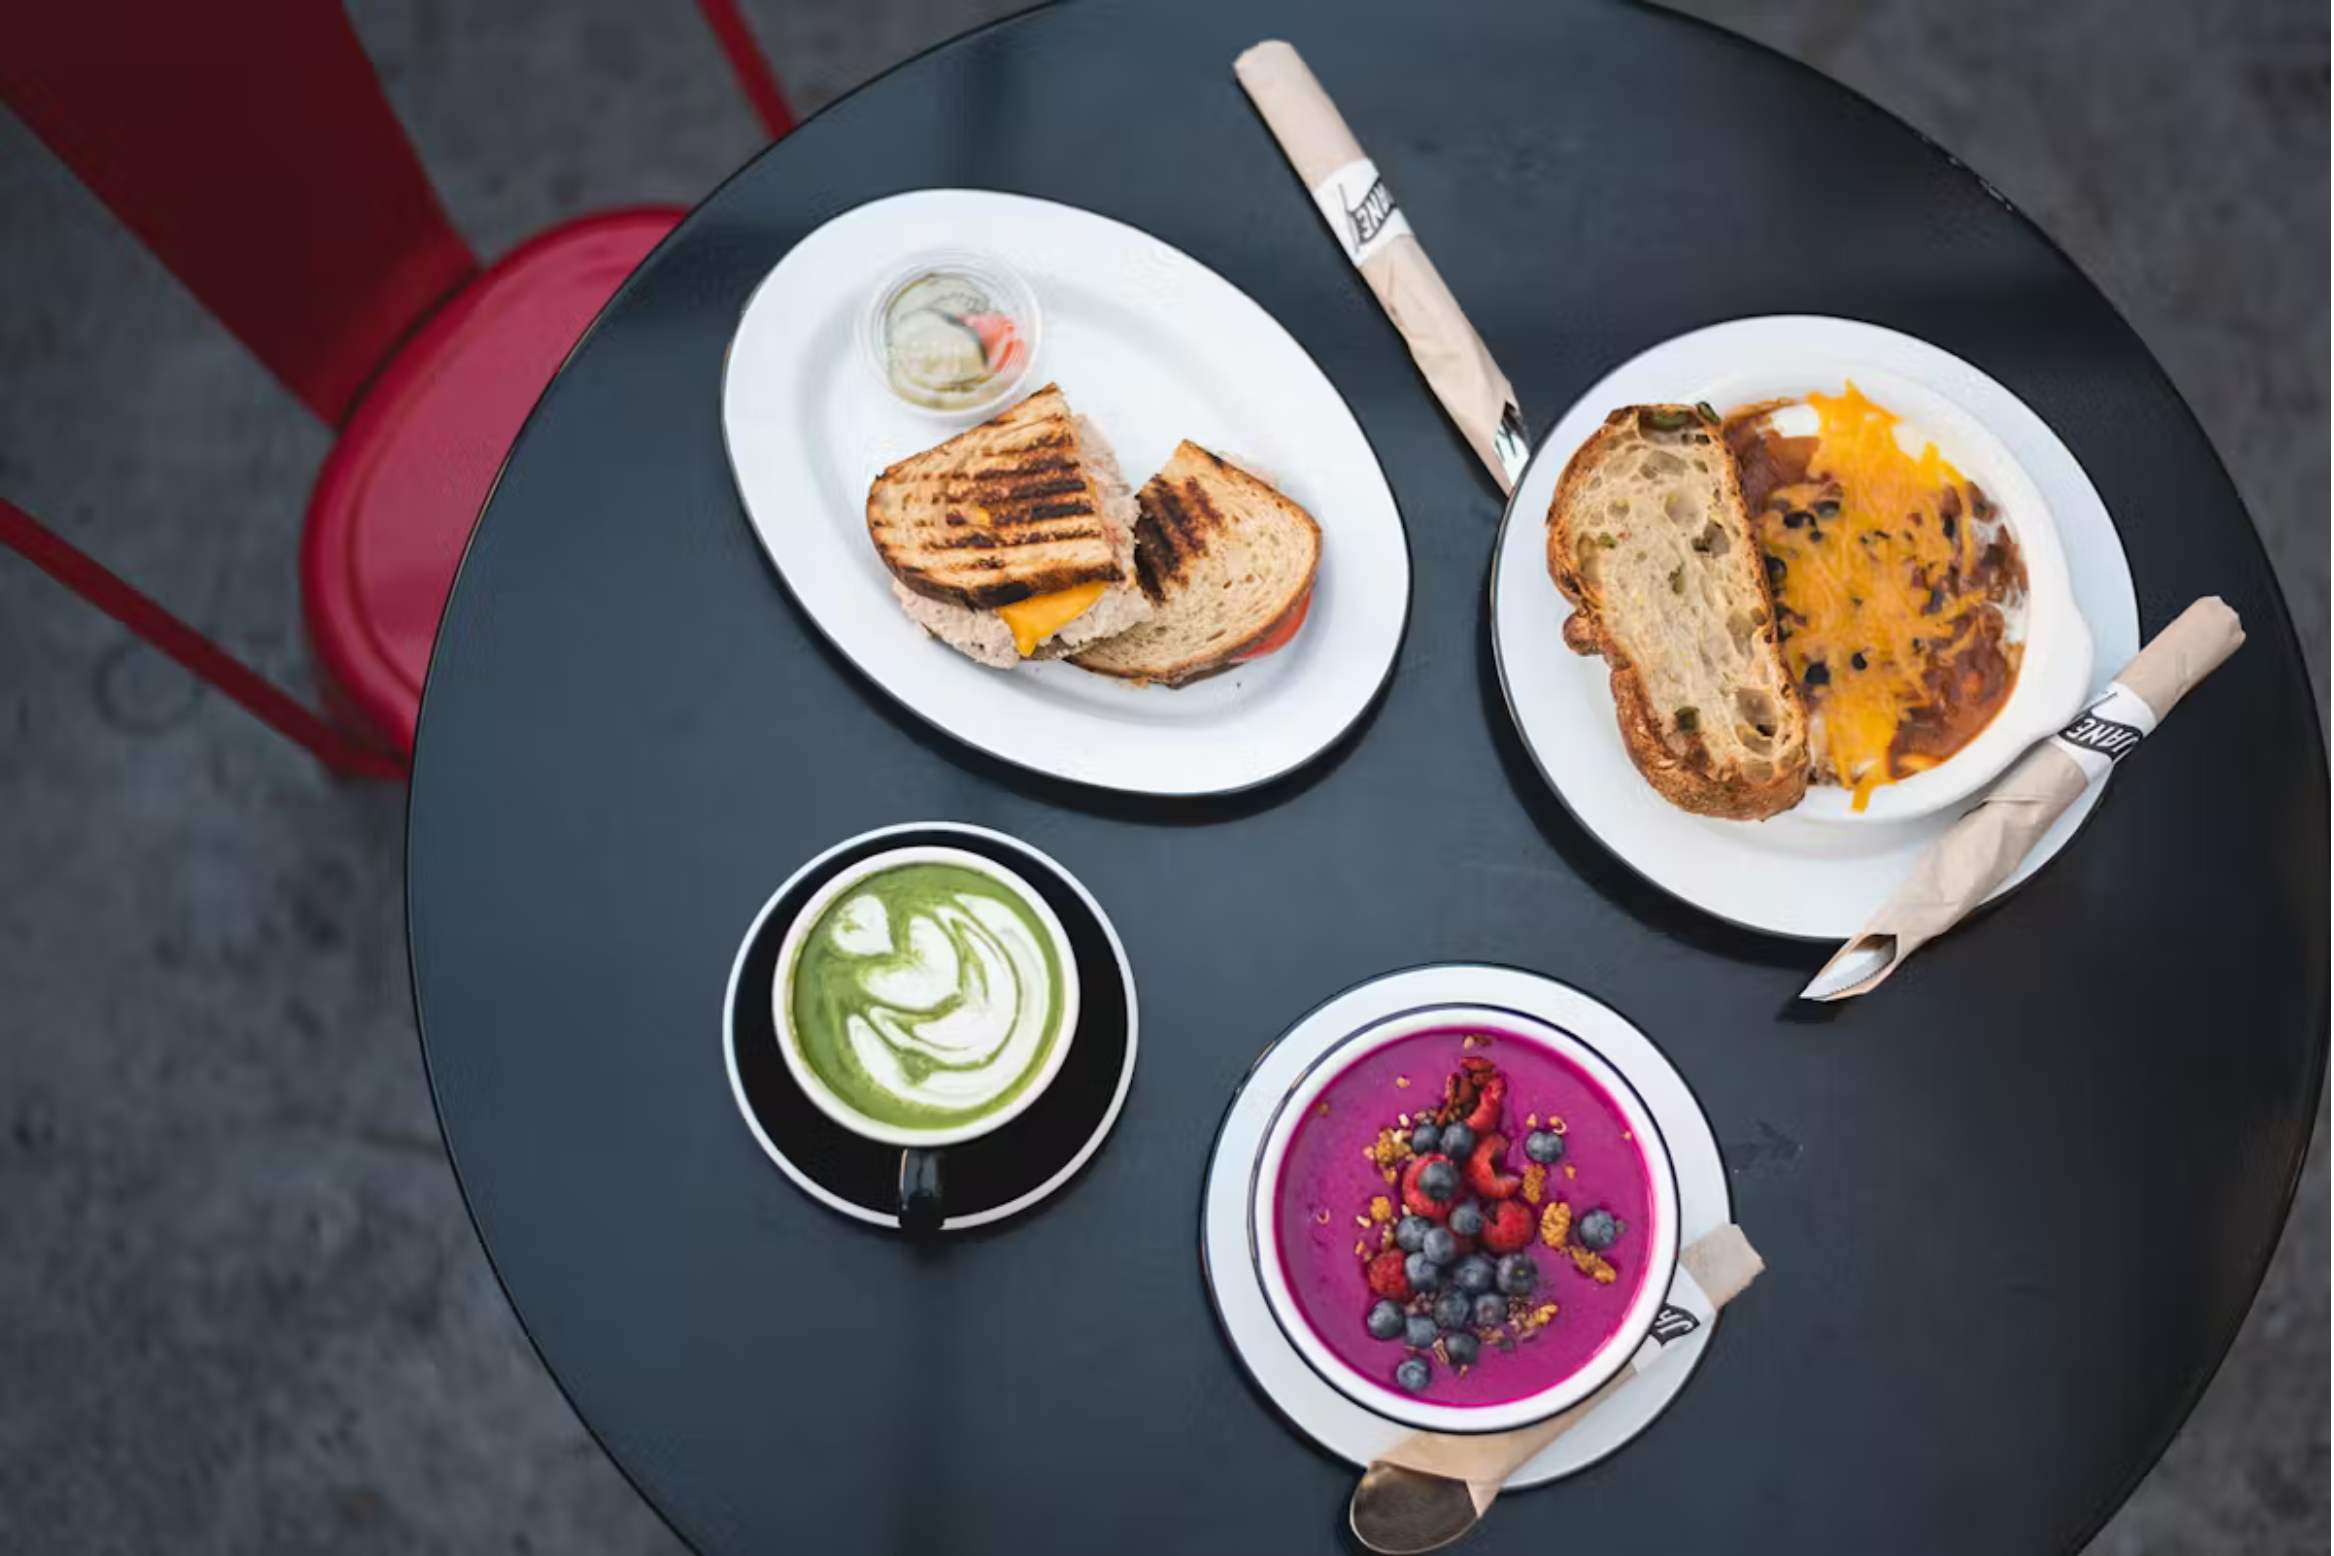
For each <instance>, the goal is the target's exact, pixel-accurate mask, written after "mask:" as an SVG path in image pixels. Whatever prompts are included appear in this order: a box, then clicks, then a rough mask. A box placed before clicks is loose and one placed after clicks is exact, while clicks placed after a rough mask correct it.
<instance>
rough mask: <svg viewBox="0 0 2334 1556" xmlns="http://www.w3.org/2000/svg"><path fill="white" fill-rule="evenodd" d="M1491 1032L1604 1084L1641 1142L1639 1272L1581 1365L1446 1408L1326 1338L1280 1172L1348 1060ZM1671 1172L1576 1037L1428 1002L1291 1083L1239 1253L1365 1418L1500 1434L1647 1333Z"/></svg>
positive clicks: (1547, 1407)
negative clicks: (1291, 1241)
mask: <svg viewBox="0 0 2334 1556" xmlns="http://www.w3.org/2000/svg"><path fill="white" fill-rule="evenodd" d="M1468 1028H1474V1029H1478V1030H1484V1031H1491V1032H1496V1033H1498V1034H1499V1035H1500V1037H1501V1040H1502V1041H1506V1042H1520V1043H1528V1044H1531V1045H1534V1046H1536V1047H1539V1048H1542V1049H1544V1050H1546V1051H1548V1052H1549V1053H1552V1054H1554V1055H1555V1056H1556V1057H1557V1058H1559V1059H1560V1060H1562V1061H1563V1062H1564V1063H1566V1064H1568V1065H1570V1066H1572V1067H1573V1068H1575V1069H1577V1070H1579V1071H1580V1072H1581V1073H1582V1074H1584V1075H1586V1076H1587V1077H1588V1078H1589V1080H1590V1081H1591V1082H1593V1083H1594V1084H1595V1085H1596V1086H1598V1087H1599V1088H1601V1089H1602V1090H1603V1091H1604V1093H1605V1095H1606V1096H1607V1097H1608V1098H1609V1099H1610V1100H1611V1101H1612V1103H1613V1105H1614V1106H1615V1108H1616V1109H1617V1110H1618V1111H1619V1113H1620V1115H1621V1117H1622V1119H1623V1121H1624V1122H1626V1124H1627V1125H1628V1128H1629V1133H1630V1135H1631V1136H1632V1137H1633V1138H1634V1140H1635V1142H1636V1143H1637V1144H1638V1145H1639V1147H1640V1148H1641V1150H1640V1154H1641V1156H1642V1159H1643V1162H1644V1166H1645V1173H1646V1178H1647V1180H1648V1193H1647V1205H1648V1211H1649V1215H1648V1221H1647V1224H1645V1225H1643V1226H1642V1227H1637V1228H1633V1229H1632V1230H1633V1231H1634V1232H1636V1233H1637V1234H1638V1236H1639V1242H1638V1245H1637V1246H1638V1257H1639V1258H1641V1259H1642V1260H1643V1263H1644V1273H1643V1275H1642V1276H1641V1277H1640V1279H1639V1282H1638V1286H1637V1291H1636V1294H1635V1295H1634V1296H1633V1297H1632V1298H1631V1299H1630V1302H1629V1305H1628V1307H1627V1309H1626V1310H1625V1311H1624V1312H1623V1314H1622V1317H1621V1320H1620V1322H1619V1323H1618V1324H1617V1325H1616V1326H1615V1327H1614V1329H1613V1330H1612V1332H1611V1333H1610V1334H1608V1335H1606V1336H1605V1338H1604V1339H1603V1340H1602V1341H1601V1342H1599V1343H1598V1345H1597V1347H1596V1349H1595V1350H1594V1351H1592V1352H1591V1353H1590V1354H1589V1356H1588V1358H1587V1359H1586V1360H1585V1361H1583V1362H1582V1364H1581V1365H1580V1366H1579V1367H1578V1368H1576V1369H1575V1370H1573V1371H1572V1372H1570V1373H1567V1374H1566V1375H1564V1376H1563V1377H1561V1378H1558V1379H1557V1380H1556V1381H1554V1382H1553V1383H1550V1384H1548V1385H1547V1386H1545V1387H1543V1388H1540V1389H1537V1390H1535V1391H1533V1392H1532V1393H1529V1394H1526V1395H1523V1396H1521V1397H1519V1398H1516V1399H1511V1400H1504V1401H1500V1402H1497V1403H1493V1404H1482V1405H1443V1404H1436V1403H1434V1402H1433V1401H1432V1400H1430V1399H1427V1398H1425V1397H1423V1396H1421V1395H1416V1394H1408V1393H1404V1392H1403V1391H1402V1390H1401V1389H1400V1388H1398V1387H1396V1386H1395V1385H1393V1384H1391V1383H1389V1382H1388V1381H1387V1380H1386V1379H1384V1378H1381V1377H1376V1376H1372V1375H1371V1374H1368V1373H1365V1372H1362V1371H1359V1370H1357V1369H1356V1368H1354V1367H1353V1366H1351V1365H1349V1364H1348V1363H1347V1362H1345V1361H1344V1360H1342V1359H1341V1358H1340V1357H1339V1356H1338V1355H1337V1354H1336V1352H1335V1351H1333V1350H1332V1349H1331V1348H1330V1347H1329V1346H1328V1345H1327V1344H1326V1343H1324V1342H1323V1341H1322V1339H1321V1337H1320V1335H1319V1334H1317V1333H1316V1332H1315V1331H1314V1328H1313V1326H1312V1324H1311V1322H1310V1321H1309V1320H1308V1319H1307V1318H1306V1317H1305V1315H1304V1312H1303V1310H1302V1308H1301V1307H1300V1305H1299V1303H1298V1301H1297V1297H1296V1293H1295V1292H1294V1291H1293V1290H1292V1289H1291V1287H1290V1285H1289V1279H1288V1272H1287V1251H1286V1250H1285V1249H1284V1248H1283V1247H1282V1244H1281V1239H1280V1235H1279V1216H1278V1214H1277V1212H1278V1210H1279V1196H1280V1193H1281V1180H1282V1169H1283V1168H1284V1167H1285V1166H1286V1165H1287V1161H1288V1154H1289V1147H1290V1144H1291V1142H1292V1141H1293V1140H1294V1139H1295V1137H1296V1133H1297V1125H1298V1123H1299V1122H1300V1121H1301V1120H1302V1119H1304V1117H1305V1116H1306V1114H1307V1112H1308V1111H1309V1110H1310V1109H1311V1108H1312V1107H1313V1105H1314V1104H1315V1103H1316V1102H1317V1101H1319V1100H1320V1098H1321V1096H1322V1094H1323V1093H1324V1092H1325V1091H1327V1090H1328V1089H1329V1088H1330V1087H1331V1086H1332V1085H1334V1084H1335V1083H1336V1082H1337V1080H1338V1078H1339V1077H1341V1076H1342V1075H1344V1074H1345V1073H1346V1072H1347V1071H1348V1070H1350V1069H1351V1068H1352V1067H1353V1066H1354V1065H1355V1064H1357V1063H1359V1062H1360V1061H1361V1060H1363V1059H1365V1058H1366V1057H1368V1056H1369V1055H1370V1054H1372V1053H1374V1052H1376V1051H1377V1050H1379V1049H1381V1048H1384V1047H1387V1046H1389V1045H1391V1044H1393V1043H1397V1042H1401V1041H1403V1040H1404V1039H1407V1038H1411V1037H1415V1036H1418V1035H1420V1034H1422V1033H1428V1032H1439V1031H1449V1030H1465V1029H1468ZM1678 1222H1679V1208H1678V1182H1677V1171H1676V1168H1675V1166H1674V1164H1673V1163H1672V1162H1671V1160H1670V1154H1669V1147H1668V1145H1667V1144H1666V1143H1665V1141H1664V1140H1663V1138H1662V1132H1661V1126H1660V1124H1659V1122H1658V1121H1657V1120H1656V1119H1655V1117H1654V1115H1653V1111H1652V1109H1651V1108H1649V1107H1647V1106H1646V1104H1645V1101H1644V1099H1643V1098H1642V1097H1640V1096H1639V1095H1638V1094H1637V1091H1636V1089H1635V1088H1634V1087H1632V1086H1631V1085H1630V1084H1629V1082H1628V1080H1627V1078H1626V1077H1624V1076H1623V1075H1622V1074H1621V1073H1620V1071H1619V1070H1617V1069H1616V1068H1614V1066H1613V1065H1612V1064H1611V1063H1610V1062H1608V1061H1607V1060H1606V1058H1605V1057H1604V1055H1603V1054H1601V1053H1599V1052H1597V1050H1596V1049H1594V1048H1593V1047H1591V1046H1590V1045H1589V1044H1588V1043H1587V1042H1585V1041H1583V1040H1582V1039H1581V1038H1580V1037H1578V1036H1577V1035H1575V1034H1574V1033H1571V1032H1568V1031H1566V1030H1564V1029H1563V1028H1561V1027H1558V1026H1554V1025H1551V1024H1550V1023H1548V1022H1545V1021H1542V1020H1539V1019H1538V1018H1536V1017H1533V1016H1528V1015H1525V1014H1523V1013H1521V1012H1518V1011H1514V1010H1508V1009H1503V1008H1496V1007H1491V1006H1482V1005H1466V1004H1449V1005H1429V1006H1424V1007H1421V1008H1419V1009H1415V1010H1407V1011H1403V1012H1400V1013H1398V1014H1395V1015H1390V1016H1387V1017H1384V1018H1382V1019H1380V1020H1378V1021H1375V1022H1372V1023H1371V1024H1369V1025H1367V1026H1364V1027H1362V1028H1360V1029H1359V1030H1357V1031H1355V1032H1353V1033H1351V1034H1350V1035H1348V1036H1347V1037H1345V1038H1344V1039H1343V1040H1341V1041H1339V1042H1338V1043H1336V1044H1335V1045H1334V1046H1332V1047H1330V1048H1328V1049H1327V1050H1326V1051H1324V1052H1323V1053H1321V1054H1320V1055H1319V1057H1318V1058H1316V1059H1315V1060H1314V1061H1313V1063H1312V1064H1311V1065H1310V1066H1308V1067H1307V1068H1306V1069H1305V1070H1304V1071H1303V1073H1302V1074H1300V1075H1299V1076H1298V1077H1297V1079H1296V1080H1295V1081H1294V1082H1293V1083H1292V1084H1291V1085H1290V1087H1289V1089H1288V1090H1287V1091H1286V1092H1285V1093H1284V1094H1283V1095H1282V1096H1281V1098H1280V1101H1279V1104H1278V1106H1277V1107H1275V1109H1274V1110H1273V1114H1272V1118H1271V1120H1270V1122H1269V1123H1267V1125H1266V1126H1265V1129H1264V1133H1263V1137H1262V1142H1261V1145H1260V1147H1259V1149H1258V1151H1257V1154H1256V1159H1255V1162H1254V1164H1253V1166H1252V1168H1251V1170H1250V1176H1249V1181H1248V1251H1249V1257H1250V1259H1251V1260H1252V1261H1253V1263H1254V1266H1255V1275H1256V1278H1257V1280H1258V1281H1259V1283H1260V1284H1261V1285H1262V1287H1263V1289H1264V1299H1265V1304H1266V1306H1267V1307H1268V1308H1269V1309H1270V1311H1271V1313H1272V1317H1273V1321H1274V1322H1275V1324H1277V1325H1278V1326H1279V1328H1280V1330H1281V1333H1282V1334H1283V1335H1284V1336H1285V1337H1286V1338H1287V1340H1288V1343H1289V1345H1290V1346H1291V1347H1292V1348H1293V1349H1294V1350H1295V1351H1296V1353H1297V1354H1298V1355H1299V1356H1300V1357H1302V1358H1303V1359H1304V1361H1305V1364H1306V1365H1307V1366H1309V1367H1310V1368H1312V1369H1313V1371H1314V1372H1316V1373H1318V1374H1319V1375H1320V1377H1321V1378H1322V1380H1323V1381H1324V1382H1326V1383H1328V1384H1329V1386H1330V1387H1332V1388H1334V1389H1335V1390H1337V1392H1339V1393H1340V1394H1342V1395H1344V1396H1345V1397H1346V1398H1347V1399H1349V1400H1351V1401H1352V1402H1353V1403H1354V1404H1356V1405H1359V1406H1361V1407H1362V1408H1363V1409H1364V1410H1367V1411H1370V1412H1372V1413H1373V1414H1376V1415H1380V1416H1384V1417H1386V1418H1387V1419H1389V1420H1392V1421H1396V1422H1399V1423H1401V1424H1402V1425H1404V1426H1409V1427H1415V1428H1417V1429H1418V1430H1420V1431H1427V1432H1448V1433H1456V1434H1468V1433H1482V1432H1506V1431H1513V1430H1515V1429H1516V1428H1518V1427H1524V1426H1530V1425H1531V1424H1533V1423H1534V1422H1537V1421H1544V1420H1546V1419H1548V1418H1549V1417H1550V1416H1554V1415H1559V1414H1561V1413H1563V1412H1564V1411H1566V1410H1569V1409H1571V1408H1572V1407H1573V1406H1574V1405H1577V1404H1579V1403H1580V1402H1581V1401H1583V1400H1585V1399H1587V1398H1588V1397H1589V1396H1590V1395H1591V1394H1594V1393H1595V1392H1596V1391H1597V1390H1598V1389H1600V1388H1602V1387H1604V1385H1605V1384H1606V1383H1607V1382H1609V1381H1611V1379H1612V1378H1613V1377H1614V1376H1615V1375H1616V1374H1618V1373H1619V1372H1620V1370H1621V1369H1622V1368H1623V1367H1625V1366H1627V1365H1628V1363H1629V1360H1630V1358H1631V1357H1632V1356H1634V1355H1635V1354H1636V1352H1637V1348H1638V1347H1639V1346H1640V1345H1641V1344H1643V1343H1644V1341H1645V1338H1646V1336H1647V1335H1648V1334H1650V1333H1651V1332H1652V1329H1653V1322H1654V1319H1655V1318H1656V1317H1657V1316H1659V1314H1660V1313H1661V1310H1662V1307H1663V1305H1664V1303H1665V1301H1666V1300H1667V1298H1668V1296H1669V1290H1670V1283H1671V1279H1672V1277H1673V1276H1674V1275H1675V1274H1676V1271H1677V1257H1678V1247H1679V1236H1678Z"/></svg>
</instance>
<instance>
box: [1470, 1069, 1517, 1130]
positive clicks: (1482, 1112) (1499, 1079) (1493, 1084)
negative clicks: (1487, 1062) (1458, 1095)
mask: <svg viewBox="0 0 2334 1556" xmlns="http://www.w3.org/2000/svg"><path fill="white" fill-rule="evenodd" d="M1506 1106H1507V1077H1506V1076H1504V1075H1501V1074H1499V1073H1497V1072H1496V1071H1495V1072H1493V1073H1492V1074H1490V1075H1487V1076H1485V1077H1484V1078H1483V1083H1482V1085H1480V1086H1479V1087H1477V1088H1476V1091H1475V1110H1474V1111H1473V1112H1472V1113H1469V1114H1468V1115H1467V1127H1468V1128H1469V1129H1472V1130H1474V1131H1475V1133H1477V1134H1479V1135H1480V1134H1484V1133H1486V1132H1487V1131H1490V1130H1494V1129H1497V1128H1498V1127H1499V1114H1500V1110H1501V1109H1503V1108H1505V1107H1506Z"/></svg>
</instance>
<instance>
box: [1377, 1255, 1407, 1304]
mask: <svg viewBox="0 0 2334 1556" xmlns="http://www.w3.org/2000/svg"><path fill="white" fill-rule="evenodd" d="M1404 1257H1405V1255H1404V1254H1403V1252H1402V1250H1401V1249H1399V1248H1389V1249H1387V1250H1386V1251H1385V1252H1384V1253H1382V1254H1379V1255H1378V1256H1377V1257H1376V1258H1375V1259H1372V1260H1371V1261H1370V1276H1369V1279H1370V1290H1372V1291H1374V1292H1376V1293H1377V1294H1378V1295H1379V1296H1381V1297H1384V1298H1385V1299H1386V1300H1387V1301H1389V1302H1407V1301H1409V1300H1410V1277H1409V1276H1407V1275H1405V1274H1403V1273H1402V1261H1403V1258H1404Z"/></svg>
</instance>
